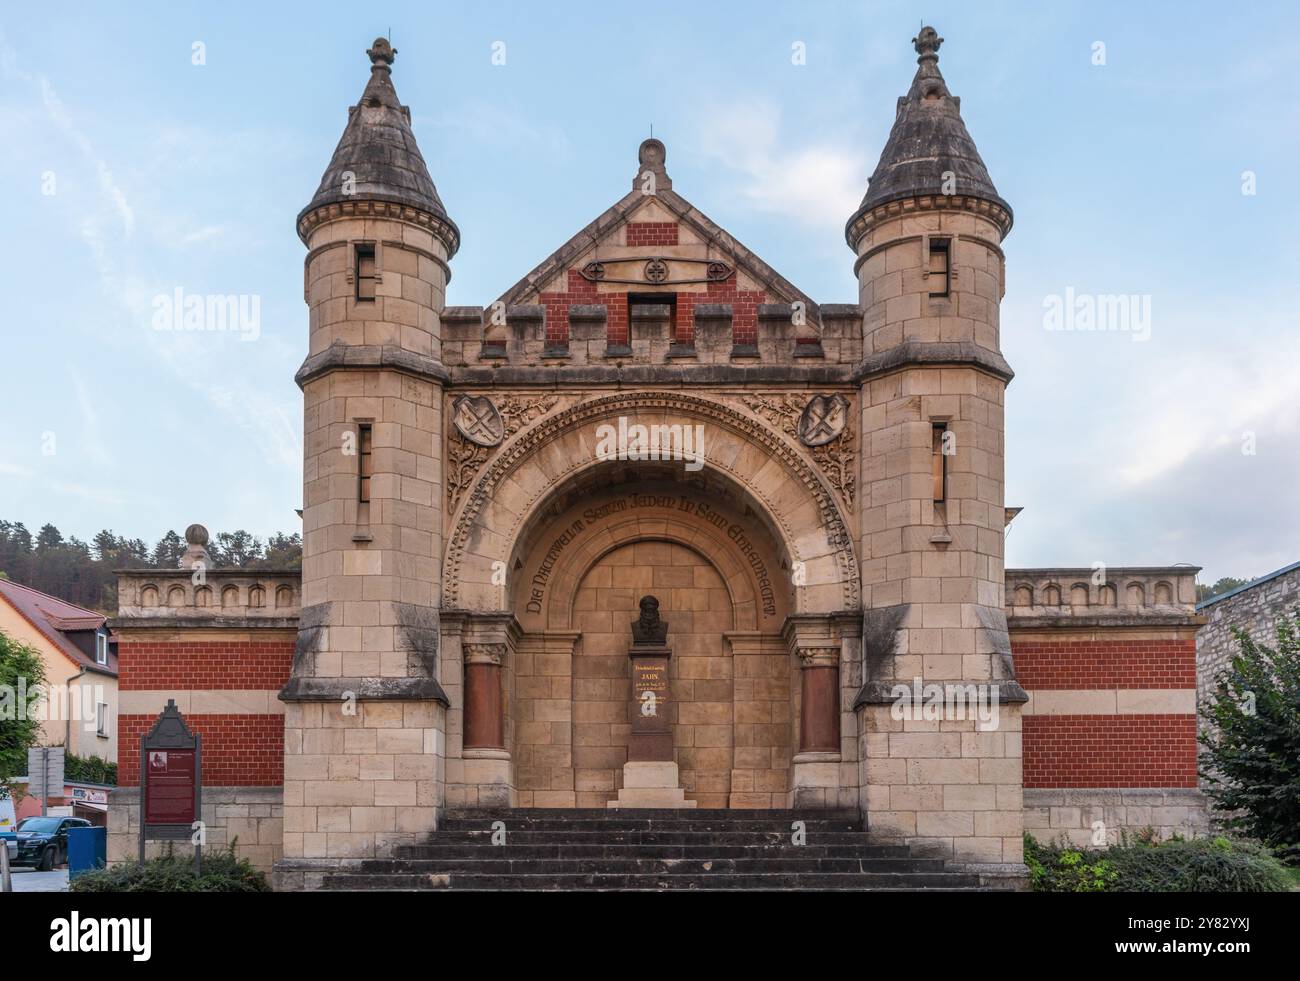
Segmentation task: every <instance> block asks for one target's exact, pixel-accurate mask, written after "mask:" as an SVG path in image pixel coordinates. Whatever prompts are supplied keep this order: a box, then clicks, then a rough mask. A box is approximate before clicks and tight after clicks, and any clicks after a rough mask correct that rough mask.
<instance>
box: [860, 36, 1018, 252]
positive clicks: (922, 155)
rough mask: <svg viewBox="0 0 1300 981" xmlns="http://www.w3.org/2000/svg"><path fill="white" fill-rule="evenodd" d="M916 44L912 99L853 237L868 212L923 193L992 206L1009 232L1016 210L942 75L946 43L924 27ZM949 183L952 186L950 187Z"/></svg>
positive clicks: (901, 103)
mask: <svg viewBox="0 0 1300 981" xmlns="http://www.w3.org/2000/svg"><path fill="white" fill-rule="evenodd" d="M912 44H913V46H914V47H915V48H916V53H917V56H918V57H917V59H916V61H917V66H918V67H917V70H916V77H915V78H914V79H912V87H911V89H909V90H908V93H907V95H905V96H903V97H901V98H900V99H899V100H898V113H897V116H896V117H895V119H894V127H893V129H891V130H890V131H889V140H888V141H887V142H886V143H885V149H884V151H883V152H882V153H881V154H880V162H879V163H878V164H876V170H875V173H873V174H872V175H871V180H870V182H869V183H868V186H867V193H866V196H865V197H864V198H863V199H862V206H861V207H860V208H859V209H858V211H857V212H856V213H855V214H854V215H853V217H852V218H850V219H849V222H848V226H847V230H848V232H849V234H850V235H851V234H852V229H853V225H854V223H855V222H856V221H857V220H858V218H859V217H860V216H861V215H862V214H863V213H864V212H866V211H868V210H870V209H872V208H875V207H876V206H878V205H881V204H887V203H888V202H890V201H898V200H901V199H903V198H911V197H916V196H917V195H922V194H952V195H960V196H965V197H974V198H982V199H984V200H986V201H991V202H993V203H995V204H997V205H999V206H1000V207H1001V208H1003V209H1005V210H1006V212H1007V216H1008V221H1007V227H1008V229H1009V228H1010V215H1011V206H1010V205H1009V204H1007V202H1006V201H1004V200H1003V199H1002V197H1001V196H1000V195H999V194H998V191H997V188H996V187H994V186H993V179H992V178H991V177H989V172H988V168H986V167H985V166H984V161H983V160H982V159H980V154H979V150H977V149H976V148H975V141H974V140H972V139H971V137H970V133H968V132H967V131H966V124H965V123H964V122H962V118H961V99H960V98H958V97H956V96H954V95H952V93H950V92H949V91H948V85H947V83H945V82H944V80H943V75H941V74H940V73H939V45H941V44H943V38H941V37H940V36H939V32H938V31H936V30H935V29H934V28H933V27H924V28H922V29H921V32H920V33H919V34H918V35H917V36H916V37H914V38H912ZM946 174H950V175H951V179H949V178H946V177H945V175H946ZM946 180H947V181H949V183H947V185H946V186H945V181H946ZM852 244H853V242H852V240H850V245H852Z"/></svg>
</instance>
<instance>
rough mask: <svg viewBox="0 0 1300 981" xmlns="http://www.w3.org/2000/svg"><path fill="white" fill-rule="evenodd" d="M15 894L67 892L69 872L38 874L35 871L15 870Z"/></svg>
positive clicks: (56, 870) (65, 870)
mask: <svg viewBox="0 0 1300 981" xmlns="http://www.w3.org/2000/svg"><path fill="white" fill-rule="evenodd" d="M13 878H14V892H67V891H68V870H67V869H55V870H54V871H53V872H37V871H35V870H34V869H14V871H13Z"/></svg>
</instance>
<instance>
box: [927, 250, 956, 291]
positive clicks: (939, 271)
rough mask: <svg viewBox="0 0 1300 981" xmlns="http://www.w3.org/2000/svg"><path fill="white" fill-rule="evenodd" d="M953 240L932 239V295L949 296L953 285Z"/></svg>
mask: <svg viewBox="0 0 1300 981" xmlns="http://www.w3.org/2000/svg"><path fill="white" fill-rule="evenodd" d="M951 259H952V255H951V242H950V240H949V239H946V238H932V239H930V256H929V261H930V265H929V266H928V267H927V268H928V269H929V272H930V295H931V296H947V295H948V291H949V289H950V287H951V275H950V273H951V270H952V262H951Z"/></svg>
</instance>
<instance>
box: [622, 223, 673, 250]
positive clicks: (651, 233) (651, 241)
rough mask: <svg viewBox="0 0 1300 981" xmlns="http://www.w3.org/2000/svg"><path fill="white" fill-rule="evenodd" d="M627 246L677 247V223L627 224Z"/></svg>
mask: <svg viewBox="0 0 1300 981" xmlns="http://www.w3.org/2000/svg"><path fill="white" fill-rule="evenodd" d="M627 244H628V245H629V246H637V245H676V244H677V222H675V221H629V222H628V223H627Z"/></svg>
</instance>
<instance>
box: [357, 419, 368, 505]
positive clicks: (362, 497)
mask: <svg viewBox="0 0 1300 981" xmlns="http://www.w3.org/2000/svg"><path fill="white" fill-rule="evenodd" d="M370 455H371V426H370V423H368V422H363V423H361V424H360V425H358V426H357V501H358V502H360V503H361V504H369V503H370Z"/></svg>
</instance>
